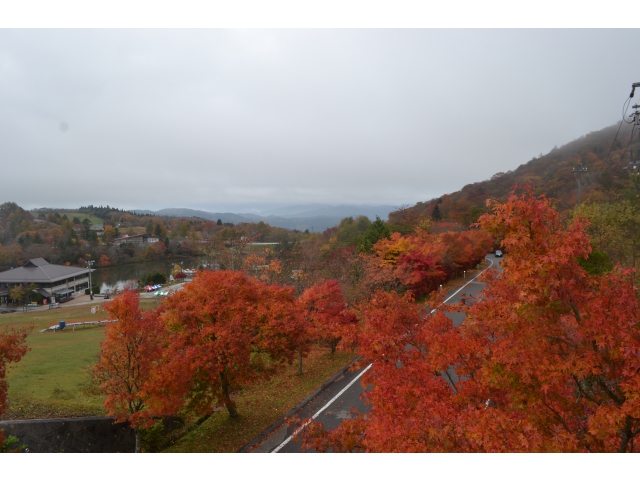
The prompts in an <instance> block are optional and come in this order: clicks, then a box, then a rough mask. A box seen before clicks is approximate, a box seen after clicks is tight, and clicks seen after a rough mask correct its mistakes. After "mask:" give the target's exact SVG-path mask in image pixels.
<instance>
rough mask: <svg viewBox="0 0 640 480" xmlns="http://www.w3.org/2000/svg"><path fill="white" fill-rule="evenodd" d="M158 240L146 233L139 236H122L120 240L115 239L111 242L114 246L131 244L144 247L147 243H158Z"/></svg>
mask: <svg viewBox="0 0 640 480" xmlns="http://www.w3.org/2000/svg"><path fill="white" fill-rule="evenodd" d="M159 241H160V239H159V238H158V237H152V236H150V235H147V234H146V233H142V234H140V235H124V236H122V237H120V238H116V239H115V240H114V241H113V244H114V245H124V244H125V243H132V244H134V245H137V246H141V245H145V244H147V243H158V242H159Z"/></svg>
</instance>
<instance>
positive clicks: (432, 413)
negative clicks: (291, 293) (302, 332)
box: [306, 189, 640, 452]
mask: <svg viewBox="0 0 640 480" xmlns="http://www.w3.org/2000/svg"><path fill="white" fill-rule="evenodd" d="M489 207H490V208H491V209H492V210H493V213H492V214H486V215H484V216H483V217H481V218H480V219H479V223H480V225H481V226H482V228H483V229H485V230H486V231H488V232H490V233H492V234H494V235H496V236H498V237H500V238H503V241H502V245H503V247H504V248H505V250H507V251H508V252H509V254H508V255H507V256H506V257H505V259H504V260H503V261H502V266H503V271H502V272H501V273H500V274H499V275H490V276H489V278H488V279H487V286H486V288H485V289H484V291H483V292H482V301H480V302H476V303H474V304H472V305H469V306H460V307H459V308H461V309H464V310H465V312H466V315H467V316H466V319H465V321H464V322H463V324H462V325H461V326H460V327H458V328H455V327H453V325H452V322H451V320H450V319H448V318H447V317H446V316H445V315H444V313H443V312H442V311H441V310H440V311H437V312H435V313H434V314H427V315H425V312H424V311H421V310H420V308H419V307H418V306H416V305H415V304H414V303H413V302H412V300H411V299H410V298H407V297H400V296H398V295H397V294H394V293H382V292H378V293H377V294H376V295H375V296H374V298H373V300H372V302H370V303H369V304H368V305H366V306H363V307H362V315H363V320H362V329H361V331H360V333H359V340H360V353H361V354H362V355H364V356H365V357H366V358H368V359H370V360H371V361H373V366H372V368H371V369H370V370H369V371H368V372H367V374H366V375H365V376H364V377H363V381H364V383H367V384H370V385H372V387H371V388H370V389H369V390H368V391H367V392H366V393H365V394H364V395H365V397H366V400H367V401H369V402H370V403H371V412H370V413H368V414H367V415H366V417H365V416H362V415H359V416H357V417H356V418H354V419H351V420H346V421H344V422H343V424H341V426H340V427H339V428H338V429H336V430H334V431H330V432H325V431H324V430H323V427H322V425H321V424H319V423H317V422H316V423H313V424H312V426H311V428H310V430H309V432H308V434H307V435H308V437H307V439H306V444H307V445H313V446H314V447H315V448H316V449H318V450H327V449H329V448H332V449H334V450H337V451H353V450H357V451H398V452H399V451H403V452H406V451H441V452H531V451H535V452H615V451H618V452H638V451H640V445H638V442H637V436H638V434H639V433H640V414H639V413H638V412H640V308H639V305H638V299H637V297H636V292H635V290H634V286H633V284H632V281H631V272H630V271H628V270H623V269H620V268H618V269H616V270H615V271H614V272H612V273H611V274H609V275H603V276H600V277H594V276H590V275H589V274H588V273H587V272H585V271H584V270H583V269H582V268H581V267H580V265H579V264H578V261H577V259H578V258H580V257H583V258H584V257H585V256H586V255H588V253H589V251H590V246H589V239H588V236H587V235H586V234H585V231H584V230H585V222H583V221H582V220H580V219H577V220H575V221H574V222H573V223H572V224H571V225H569V227H568V228H564V227H563V224H562V221H561V219H560V217H559V215H558V213H557V212H556V211H555V210H554V209H553V208H552V207H551V202H550V200H548V199H546V198H544V197H538V198H536V197H535V196H534V195H533V193H532V191H531V190H530V189H525V191H524V192H523V193H521V194H520V195H516V194H515V192H514V193H512V195H511V196H510V197H509V198H508V200H507V201H506V202H505V203H498V202H490V204H489ZM407 345H408V346H409V347H407Z"/></svg>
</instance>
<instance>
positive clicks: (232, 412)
mask: <svg viewBox="0 0 640 480" xmlns="http://www.w3.org/2000/svg"><path fill="white" fill-rule="evenodd" d="M220 379H221V380H222V395H224V405H225V407H227V410H228V412H229V416H230V417H231V418H238V410H236V404H235V403H234V401H233V400H231V397H230V396H229V380H227V376H226V375H225V374H224V373H221V374H220Z"/></svg>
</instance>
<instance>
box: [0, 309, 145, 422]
mask: <svg viewBox="0 0 640 480" xmlns="http://www.w3.org/2000/svg"><path fill="white" fill-rule="evenodd" d="M141 306H142V308H143V309H145V310H146V309H149V308H152V307H154V306H155V304H154V302H153V300H146V299H145V300H143V301H141ZM106 318H107V313H106V311H104V309H103V308H101V306H99V308H98V311H97V312H96V313H95V314H92V313H91V306H89V305H80V306H75V307H64V308H57V309H53V310H44V311H37V312H29V313H19V314H13V315H12V314H7V315H1V316H0V329H4V327H10V328H12V327H13V328H23V327H32V330H31V332H30V334H29V336H28V337H27V345H28V346H29V347H30V349H31V350H29V351H28V352H27V354H26V355H25V356H24V357H23V358H22V360H20V362H18V363H17V364H9V366H8V367H9V368H8V373H7V381H8V382H9V402H10V408H9V411H8V412H7V413H6V414H5V415H4V418H5V419H14V418H49V417H76V416H86V415H104V408H103V407H102V403H103V401H104V397H103V396H102V395H101V394H100V393H99V392H98V391H97V389H96V388H95V386H93V385H92V384H91V376H90V374H89V370H88V368H89V367H90V366H91V365H93V364H94V363H95V362H96V358H97V355H98V352H99V351H100V342H101V341H102V340H103V339H104V327H103V326H91V327H84V328H76V329H75V330H73V329H65V330H62V331H60V332H56V333H52V332H47V333H39V331H40V330H42V329H44V328H47V327H49V326H51V325H57V324H58V323H59V322H60V321H62V320H64V321H65V322H66V323H72V322H81V321H92V320H104V319H106Z"/></svg>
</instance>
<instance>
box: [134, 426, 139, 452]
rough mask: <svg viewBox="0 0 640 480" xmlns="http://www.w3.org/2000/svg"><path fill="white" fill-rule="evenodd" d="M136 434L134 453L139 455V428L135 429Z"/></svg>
mask: <svg viewBox="0 0 640 480" xmlns="http://www.w3.org/2000/svg"><path fill="white" fill-rule="evenodd" d="M135 432H136V451H135V453H140V427H136V428H135Z"/></svg>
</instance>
